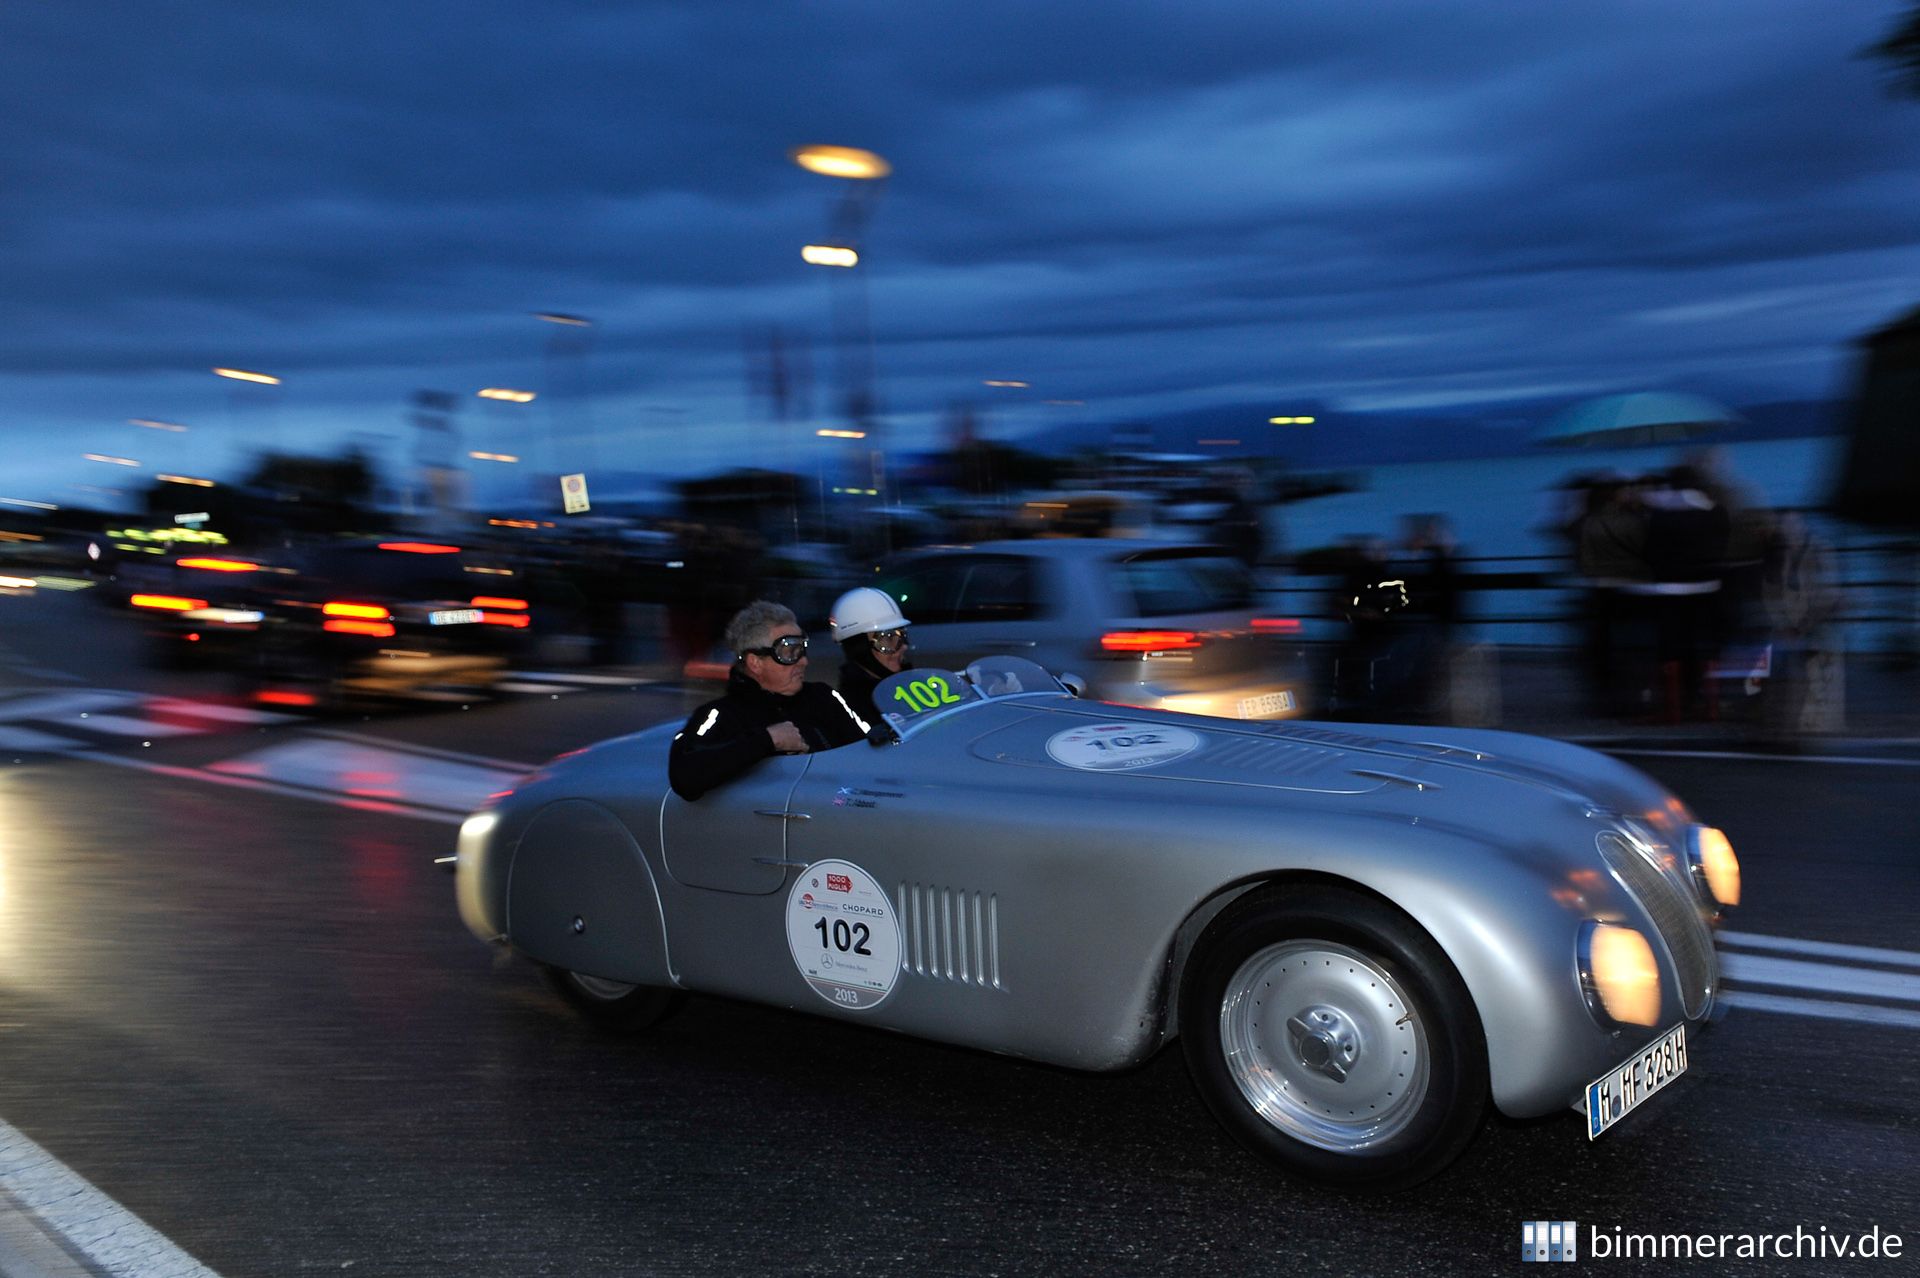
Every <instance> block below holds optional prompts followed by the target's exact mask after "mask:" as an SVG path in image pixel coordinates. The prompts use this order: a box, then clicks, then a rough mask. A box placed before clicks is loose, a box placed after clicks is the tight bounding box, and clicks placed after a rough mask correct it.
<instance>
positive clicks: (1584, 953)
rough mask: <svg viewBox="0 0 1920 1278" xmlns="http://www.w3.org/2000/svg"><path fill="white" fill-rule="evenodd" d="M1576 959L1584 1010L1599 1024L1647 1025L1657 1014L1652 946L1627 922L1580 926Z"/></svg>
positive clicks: (1656, 967) (1657, 985) (1656, 977)
mask: <svg viewBox="0 0 1920 1278" xmlns="http://www.w3.org/2000/svg"><path fill="white" fill-rule="evenodd" d="M1577 962H1578V964H1579V969H1580V992H1581V993H1582V994H1583V995H1585V997H1586V1000H1587V1010H1588V1011H1589V1012H1591V1013H1592V1014H1593V1018H1594V1019H1595V1020H1596V1021H1599V1022H1600V1023H1601V1024H1602V1025H1606V1026H1609V1027H1611V1026H1614V1025H1652V1024H1654V1023H1655V1022H1656V1021H1658V1020H1659V1019H1660V967H1659V965H1658V964H1657V963H1655V962H1654V959H1653V946H1652V945H1651V944H1650V943H1648V941H1647V938H1646V937H1644V936H1642V935H1641V934H1640V933H1639V932H1637V931H1635V930H1634V929H1633V928H1630V927H1619V926H1617V925H1615V924H1611V923H1596V922H1592V921H1588V922H1586V923H1582V924H1581V925H1580V939H1579V941H1578V955H1577Z"/></svg>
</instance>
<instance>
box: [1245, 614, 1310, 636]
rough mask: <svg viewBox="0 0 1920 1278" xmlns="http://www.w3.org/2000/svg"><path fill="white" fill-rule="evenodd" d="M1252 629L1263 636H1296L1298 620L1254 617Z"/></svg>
mask: <svg viewBox="0 0 1920 1278" xmlns="http://www.w3.org/2000/svg"><path fill="white" fill-rule="evenodd" d="M1253 628H1254V629H1255V630H1256V631H1258V632H1259V633H1260V634H1263V635H1297V634H1299V633H1300V618H1298V617H1255V618H1254V619H1253Z"/></svg>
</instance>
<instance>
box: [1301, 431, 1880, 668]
mask: <svg viewBox="0 0 1920 1278" xmlns="http://www.w3.org/2000/svg"><path fill="white" fill-rule="evenodd" d="M1844 445H1845V439H1844V437H1842V436H1837V435H1824V436H1815V437H1810V438H1803V439H1768V440H1756V441H1753V442H1750V443H1721V444H1720V445H1719V446H1718V447H1719V449H1720V451H1721V454H1722V456H1723V458H1724V460H1725V462H1726V470H1727V473H1728V474H1729V476H1730V477H1731V478H1732V479H1733V480H1734V481H1735V483H1737V484H1738V485H1739V486H1740V487H1741V488H1743V489H1744V490H1745V491H1746V492H1747V494H1748V495H1749V496H1750V497H1751V498H1752V499H1753V500H1754V501H1755V502H1757V503H1758V504H1760V505H1764V506H1769V507H1803V508H1804V507H1820V506H1824V505H1826V504H1827V501H1828V499H1829V497H1830V495H1831V493H1832V489H1833V485H1834V481H1835V479H1836V477H1837V473H1838V468H1839V466H1840V464H1841V462H1842V460H1843V458H1844V452H1843V448H1844ZM1690 451H1692V446H1689V445H1685V444H1677V445H1676V444H1662V445H1658V446H1655V447H1648V448H1621V449H1568V450H1553V451H1548V450H1546V449H1540V450H1537V451H1534V452H1529V453H1524V454H1520V455H1516V456H1511V457H1480V458H1473V459H1470V460H1465V461H1443V462H1412V463H1403V464H1395V465H1387V466H1375V467H1372V468H1371V469H1368V470H1363V471H1361V472H1360V473H1361V475H1362V476H1363V477H1364V481H1365V489H1364V491H1359V492H1350V493H1339V494H1335V495H1333V496H1330V497H1317V498H1313V499H1311V500H1308V501H1302V502H1294V503H1291V504H1288V505H1286V506H1281V507H1276V508H1274V509H1273V510H1272V511H1271V512H1270V513H1269V518H1268V532H1269V543H1268V544H1269V545H1270V546H1271V545H1277V546H1279V547H1281V548H1283V550H1284V553H1287V554H1298V553H1300V552H1302V551H1307V550H1312V549H1314V548H1316V547H1321V546H1330V545H1333V544H1336V543H1338V542H1340V541H1341V540H1343V539H1345V538H1348V537H1354V536H1380V537H1385V538H1387V539H1389V540H1390V541H1392V540H1396V539H1397V538H1398V537H1399V535H1400V527H1399V525H1400V517H1401V516H1403V515H1416V514H1441V515H1445V516H1447V518H1448V519H1449V520H1450V521H1451V522H1452V524H1453V529H1454V535H1455V537H1456V538H1457V539H1458V541H1459V543H1460V553H1461V554H1462V555H1465V556H1468V557H1471V558H1478V557H1483V556H1501V557H1506V556H1514V557H1522V556H1538V555H1552V556H1560V555H1564V549H1565V548H1564V545H1563V544H1562V543H1561V542H1560V541H1559V540H1558V539H1557V536H1556V533H1555V527H1556V525H1557V524H1558V523H1559V521H1560V519H1562V518H1563V517H1564V515H1563V512H1564V511H1565V510H1567V509H1569V507H1567V506H1566V505H1565V500H1566V498H1565V494H1564V492H1563V491H1562V488H1561V486H1562V485H1563V484H1564V483H1565V482H1566V481H1567V480H1568V479H1570V478H1572V477H1574V476H1575V475H1579V474H1584V473H1591V472H1594V471H1603V470H1617V471H1622V472H1624V473H1626V474H1629V475H1641V474H1645V473H1647V472H1649V471H1656V470H1662V469H1665V468H1666V467H1669V466H1671V465H1673V464H1674V463H1676V462H1678V461H1680V460H1681V459H1682V458H1683V457H1684V456H1685V455H1686V454H1687V453H1688V452H1690ZM1814 525H1815V527H1816V528H1817V529H1821V530H1822V531H1823V532H1824V533H1825V534H1826V535H1828V536H1829V539H1830V540H1838V538H1839V536H1840V530H1838V529H1837V528H1834V527H1833V526H1831V525H1829V524H1827V523H1826V522H1825V521H1823V520H1821V519H1819V518H1817V517H1816V518H1815V519H1814ZM1563 562H1564V561H1563ZM1469 567H1470V568H1484V569H1492V570H1508V569H1514V570H1520V569H1526V568H1534V569H1538V568H1543V567H1546V565H1543V564H1519V563H1514V564H1505V563H1497V564H1484V565H1469ZM1563 595H1564V592H1560V591H1552V592H1546V591H1534V592H1523V591H1504V592H1499V593H1498V595H1497V596H1496V595H1489V596H1487V597H1486V598H1485V599H1483V600H1481V601H1479V602H1477V603H1476V604H1475V612H1476V613H1477V614H1478V615H1479V616H1481V617H1486V616H1488V615H1495V614H1505V615H1512V616H1552V615H1557V614H1559V613H1561V612H1563V611H1564V610H1565V607H1566V602H1565V600H1564V598H1563ZM1300 610H1301V611H1310V609H1308V608H1304V607H1303V608H1301V609H1300ZM1480 629H1481V633H1482V637H1484V638H1488V639H1492V640H1495V641H1496V642H1502V643H1563V642H1569V641H1570V636H1569V635H1568V633H1567V632H1566V630H1565V628H1564V627H1561V626H1552V625H1512V624H1502V625H1493V626H1484V625H1483V626H1482V627H1481V628H1480Z"/></svg>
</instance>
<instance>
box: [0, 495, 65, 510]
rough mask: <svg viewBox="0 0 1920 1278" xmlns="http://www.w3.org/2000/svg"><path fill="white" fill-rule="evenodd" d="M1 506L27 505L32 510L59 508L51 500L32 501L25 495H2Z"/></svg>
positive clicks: (0, 498)
mask: <svg viewBox="0 0 1920 1278" xmlns="http://www.w3.org/2000/svg"><path fill="white" fill-rule="evenodd" d="M0 506H25V507H27V508H29V509H31V510H58V509H60V508H59V507H58V506H56V505H54V504H53V503H52V502H50V501H31V500H29V499H27V498H25V497H0Z"/></svg>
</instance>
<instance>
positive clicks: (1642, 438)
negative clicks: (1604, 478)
mask: <svg viewBox="0 0 1920 1278" xmlns="http://www.w3.org/2000/svg"><path fill="white" fill-rule="evenodd" d="M1739 420H1740V419H1739V418H1738V417H1736V416H1735V415H1734V414H1733V413H1732V412H1730V411H1728V410H1727V409H1726V408H1725V407H1723V406H1722V405H1719V404H1716V403H1714V402H1713V401H1712V400H1710V399H1703V398H1701V397H1700V396H1698V395H1680V394H1675V393H1672V392H1668V391H1642V392H1640V393H1639V394H1635V395H1602V396H1601V397H1600V398H1598V399H1589V400H1583V401H1581V402H1580V403H1578V404H1575V405H1574V406H1573V407H1572V408H1569V409H1567V410H1566V411H1565V412H1563V413H1561V414H1560V415H1559V416H1557V417H1555V418H1554V419H1553V420H1552V421H1550V422H1548V423H1547V424H1546V425H1545V426H1543V427H1542V428H1541V429H1540V430H1539V431H1538V432H1536V433H1535V435H1534V437H1533V438H1534V442H1535V443H1538V444H1553V445H1559V446H1562V447H1569V446H1570V447H1596V446H1606V447H1612V448H1631V447H1633V446H1635V445H1638V444H1664V443H1669V442H1671V441H1673V440H1677V439H1692V438H1693V437H1694V436H1696V435H1704V434H1707V433H1709V432H1712V431H1716V430H1720V429H1721V428H1723V427H1726V426H1731V425H1733V424H1734V423H1736V422H1738V421H1739Z"/></svg>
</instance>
